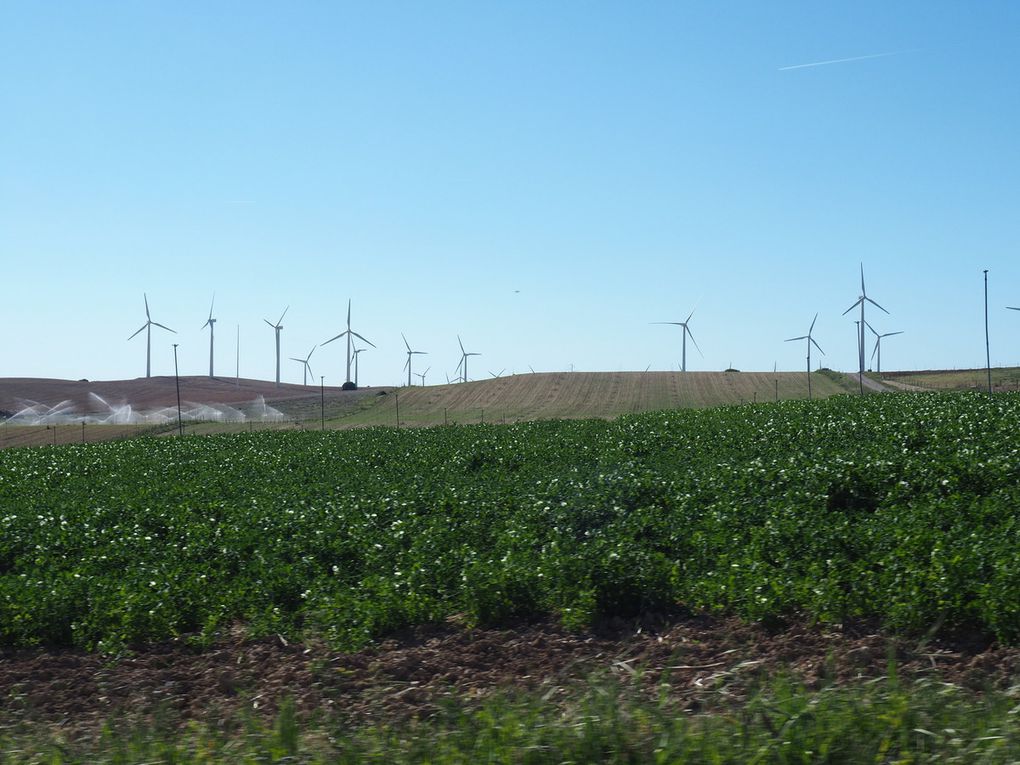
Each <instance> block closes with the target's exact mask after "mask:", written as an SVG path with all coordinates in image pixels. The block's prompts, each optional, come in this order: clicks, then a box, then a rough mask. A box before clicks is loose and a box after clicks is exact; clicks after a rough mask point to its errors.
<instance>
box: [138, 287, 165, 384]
mask: <svg viewBox="0 0 1020 765" xmlns="http://www.w3.org/2000/svg"><path fill="white" fill-rule="evenodd" d="M142 298H143V299H144V300H145V323H144V324H143V325H142V326H141V327H140V328H139V329H138V332H141V331H142V330H143V329H144V330H145V376H146V377H152V327H153V326H157V327H159V328H160V329H165V330H166V331H167V332H173V333H174V334H175V335H176V334H177V330H173V329H170V327H167V326H164V325H162V324H160V323H159V322H158V321H153V320H152V317H151V316H150V315H149V296H148V295H146V294H145V293H144V292H143V293H142ZM138 332H135V333H134V335H131V337H129V338H128V340H131V339H132V338H133V337H134V336H135V335H137V334H138Z"/></svg>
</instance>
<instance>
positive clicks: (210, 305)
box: [209, 292, 216, 319]
mask: <svg viewBox="0 0 1020 765" xmlns="http://www.w3.org/2000/svg"><path fill="white" fill-rule="evenodd" d="M214 305H216V293H215V292H214V293H213V294H212V302H211V303H210V304H209V318H210V319H211V318H212V309H213V306H214Z"/></svg>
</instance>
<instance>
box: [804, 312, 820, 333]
mask: <svg viewBox="0 0 1020 765" xmlns="http://www.w3.org/2000/svg"><path fill="white" fill-rule="evenodd" d="M816 321H818V314H817V313H816V314H815V318H813V319H812V320H811V326H810V327H809V328H808V331H807V333H808V335H809V336H810V335H811V332H812V331H813V330H814V328H815V322H816Z"/></svg>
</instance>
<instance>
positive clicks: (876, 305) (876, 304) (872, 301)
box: [861, 295, 889, 313]
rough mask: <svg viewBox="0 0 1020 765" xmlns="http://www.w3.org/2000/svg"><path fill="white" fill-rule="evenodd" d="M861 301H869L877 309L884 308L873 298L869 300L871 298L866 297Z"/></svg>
mask: <svg viewBox="0 0 1020 765" xmlns="http://www.w3.org/2000/svg"><path fill="white" fill-rule="evenodd" d="M861 300H867V301H868V302H869V303H871V304H872V305H873V306H875V307H876V308H882V306H880V305H879V304H878V303H876V302H875V301H874V300H872V299H871V298H869V297H868V296H867V295H865V296H864V297H862V298H861ZM882 310H883V311H885V309H884V308H882ZM885 312H886V313H889V312H888V311H885Z"/></svg>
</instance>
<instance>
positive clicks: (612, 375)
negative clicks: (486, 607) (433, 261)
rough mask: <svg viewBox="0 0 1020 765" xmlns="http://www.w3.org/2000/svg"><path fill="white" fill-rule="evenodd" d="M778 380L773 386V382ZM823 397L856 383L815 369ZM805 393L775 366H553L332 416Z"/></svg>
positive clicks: (550, 410)
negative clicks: (645, 369) (733, 369)
mask: <svg viewBox="0 0 1020 765" xmlns="http://www.w3.org/2000/svg"><path fill="white" fill-rule="evenodd" d="M777 383H778V388H777ZM811 385H812V391H813V393H814V395H815V396H816V397H819V398H824V397H827V396H832V395H835V394H839V393H850V392H853V391H854V390H855V387H854V385H853V384H852V383H851V381H850V380H849V379H848V378H846V377H844V376H843V375H838V374H833V373H828V374H814V375H812V383H811ZM777 390H778V397H779V398H780V399H791V398H807V381H806V378H805V375H804V374H803V373H794V372H779V373H776V374H770V373H759V372H747V373H743V372H730V373H727V372H550V373H536V374H525V375H512V376H510V377H500V378H496V379H492V380H481V381H477V382H468V383H459V384H455V385H432V386H428V387H411V388H400V389H398V390H397V391H395V392H394V393H395V395H394V393H391V394H389V395H386V396H380V397H377V398H376V403H375V405H374V406H370V407H367V408H365V409H362V410H361V411H357V412H354V413H352V414H351V415H349V416H347V417H343V418H340V419H339V420H336V421H334V424H336V425H341V426H345V425H347V426H350V425H395V424H396V422H397V409H398V407H399V410H400V424H401V425H436V424H442V423H443V422H450V423H468V422H481V421H485V422H500V421H506V422H512V421H517V420H536V419H551V418H572V419H573V418H584V417H602V418H605V417H616V416H619V415H621V414H630V413H634V412H646V411H654V410H657V409H672V408H679V407H688V408H703V407H709V406H718V405H722V404H739V403H751V402H753V401H756V400H757V401H773V400H775V398H776V396H777Z"/></svg>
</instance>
